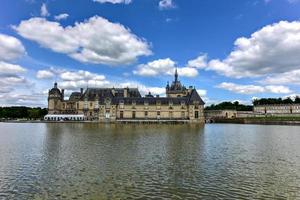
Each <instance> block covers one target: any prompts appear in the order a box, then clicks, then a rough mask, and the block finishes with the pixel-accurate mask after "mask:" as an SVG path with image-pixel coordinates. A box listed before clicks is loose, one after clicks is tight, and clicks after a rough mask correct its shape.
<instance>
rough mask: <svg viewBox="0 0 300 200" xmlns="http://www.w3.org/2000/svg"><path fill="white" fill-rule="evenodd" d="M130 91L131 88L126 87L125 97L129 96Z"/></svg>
mask: <svg viewBox="0 0 300 200" xmlns="http://www.w3.org/2000/svg"><path fill="white" fill-rule="evenodd" d="M128 91H129V88H128V87H126V88H124V97H125V98H127V97H128Z"/></svg>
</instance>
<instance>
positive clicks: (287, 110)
mask: <svg viewBox="0 0 300 200" xmlns="http://www.w3.org/2000/svg"><path fill="white" fill-rule="evenodd" d="M253 111H254V112H256V113H263V114H270V115H281V114H283V115H287V114H289V115H295V114H299V115H300V104H269V105H256V106H254V109H253Z"/></svg>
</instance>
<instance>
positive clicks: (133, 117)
mask: <svg viewBox="0 0 300 200" xmlns="http://www.w3.org/2000/svg"><path fill="white" fill-rule="evenodd" d="M203 110H204V102H203V100H202V99H201V97H200V96H199V94H198V92H197V90H196V89H195V88H193V87H189V88H186V87H185V86H184V85H182V84H181V82H180V81H179V80H178V73H177V70H176V72H175V80H174V81H173V82H172V84H171V85H169V83H168V84H167V86H166V97H159V96H156V97H154V96H153V95H152V94H151V93H149V94H148V95H146V96H145V97H142V96H141V94H140V92H139V90H138V89H137V88H128V87H127V88H87V89H86V90H85V91H84V90H83V89H82V88H81V89H80V92H73V93H72V94H71V96H70V97H69V99H68V100H65V99H64V89H61V90H60V89H59V88H58V85H57V83H55V84H54V87H53V88H52V89H51V90H49V95H48V113H49V115H48V116H46V117H47V118H45V119H46V120H65V119H67V120H73V119H75V120H78V119H81V118H82V116H84V119H87V120H96V121H110V122H115V121H120V122H122V121H124V122H139V121H145V122H148V121H149V122H150V121H157V122H161V121H165V122H169V121H173V122H193V123H204V113H203ZM67 115H68V116H71V117H69V118H66V117H64V116H67ZM73 115H79V117H74V116H73ZM53 116H55V117H53Z"/></svg>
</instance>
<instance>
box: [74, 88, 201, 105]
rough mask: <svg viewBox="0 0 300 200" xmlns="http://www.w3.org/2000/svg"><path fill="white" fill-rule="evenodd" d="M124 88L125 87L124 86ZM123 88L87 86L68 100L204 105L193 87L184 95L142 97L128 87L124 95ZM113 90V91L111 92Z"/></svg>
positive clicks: (101, 102) (134, 89)
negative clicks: (83, 90) (195, 103)
mask: <svg viewBox="0 0 300 200" xmlns="http://www.w3.org/2000/svg"><path fill="white" fill-rule="evenodd" d="M125 89H126V88H125ZM125 89H124V88H88V89H87V90H86V91H85V92H84V93H83V94H81V93H80V92H73V93H72V94H71V96H70V99H69V100H70V101H77V100H81V101H84V100H86V99H87V100H88V101H96V100H97V99H98V101H99V103H100V104H105V101H106V99H109V100H110V101H111V103H112V104H114V105H116V104H119V103H121V102H123V103H124V104H133V103H135V104H136V105H144V104H145V103H148V104H149V105H155V104H157V103H160V104H161V105H169V103H172V104H173V105H181V104H182V103H184V104H186V105H189V104H193V102H194V101H198V102H199V104H200V105H204V102H203V100H202V99H201V97H200V96H199V94H198V92H197V90H195V89H193V90H192V92H191V94H190V95H188V96H186V97H172V98H170V97H154V96H152V95H149V94H148V95H146V96H145V97H142V96H141V94H140V92H139V91H138V89H137V88H128V96H129V97H124V91H125ZM113 91H114V92H113Z"/></svg>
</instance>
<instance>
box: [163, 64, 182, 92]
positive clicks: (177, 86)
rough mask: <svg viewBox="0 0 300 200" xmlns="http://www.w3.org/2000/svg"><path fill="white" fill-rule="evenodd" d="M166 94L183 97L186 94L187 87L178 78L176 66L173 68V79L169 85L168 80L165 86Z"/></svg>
mask: <svg viewBox="0 0 300 200" xmlns="http://www.w3.org/2000/svg"><path fill="white" fill-rule="evenodd" d="M166 94H167V97H183V96H186V95H187V89H186V88H185V86H184V85H182V84H181V82H180V81H179V79H178V71H177V68H176V69H175V74H174V81H173V82H172V84H171V86H170V85H169V82H168V84H167V86H166Z"/></svg>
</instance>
